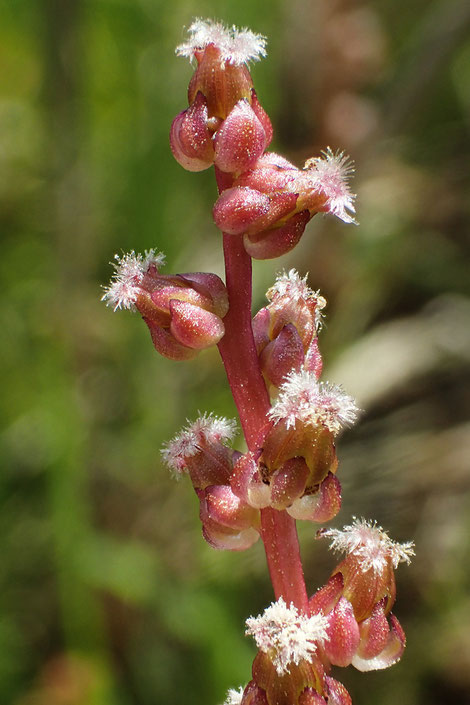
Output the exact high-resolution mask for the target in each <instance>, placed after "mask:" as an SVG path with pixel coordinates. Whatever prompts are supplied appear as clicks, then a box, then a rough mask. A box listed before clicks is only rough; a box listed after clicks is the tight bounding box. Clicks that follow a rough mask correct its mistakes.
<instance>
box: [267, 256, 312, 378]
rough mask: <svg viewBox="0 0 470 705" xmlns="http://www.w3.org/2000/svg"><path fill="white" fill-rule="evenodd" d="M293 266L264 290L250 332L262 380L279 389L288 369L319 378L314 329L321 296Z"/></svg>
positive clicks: (288, 371)
mask: <svg viewBox="0 0 470 705" xmlns="http://www.w3.org/2000/svg"><path fill="white" fill-rule="evenodd" d="M306 279H307V277H304V278H301V277H300V276H299V274H298V273H297V272H296V271H295V269H291V270H290V271H289V272H287V273H286V272H283V273H282V274H281V275H279V276H278V278H277V279H276V282H275V283H274V285H273V286H272V287H271V288H270V289H269V291H268V292H267V293H266V298H267V299H268V300H269V302H270V303H269V304H268V306H265V307H264V308H262V309H261V310H260V311H258V313H257V314H256V316H255V317H254V318H253V334H254V338H255V343H256V349H257V352H258V356H259V363H260V367H261V370H262V372H263V374H264V376H265V379H266V381H267V383H268V384H269V385H271V386H272V387H273V388H274V389H276V388H279V387H280V386H281V384H282V383H283V381H284V380H285V378H286V377H287V376H288V374H289V373H291V372H300V371H301V370H305V371H306V372H310V373H313V374H314V375H315V377H317V378H318V377H320V375H321V371H322V359H321V355H320V352H319V349H318V332H319V330H320V327H321V322H322V309H323V308H324V307H325V306H326V301H325V299H324V298H323V296H320V293H319V292H318V291H313V290H312V289H310V288H309V286H308V285H307V283H306Z"/></svg>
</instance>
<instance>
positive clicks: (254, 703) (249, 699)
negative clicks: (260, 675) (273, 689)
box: [240, 681, 269, 705]
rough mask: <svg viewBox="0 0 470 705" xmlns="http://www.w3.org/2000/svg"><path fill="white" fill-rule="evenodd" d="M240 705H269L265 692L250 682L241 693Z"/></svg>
mask: <svg viewBox="0 0 470 705" xmlns="http://www.w3.org/2000/svg"><path fill="white" fill-rule="evenodd" d="M240 705H269V703H268V699H267V697H266V693H265V691H264V690H263V689H262V688H260V687H259V686H257V685H256V683H255V682H254V681H250V682H249V683H248V685H247V686H246V688H245V690H244V691H243V697H242V699H241V703H240Z"/></svg>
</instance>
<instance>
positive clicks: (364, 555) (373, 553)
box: [319, 517, 415, 573]
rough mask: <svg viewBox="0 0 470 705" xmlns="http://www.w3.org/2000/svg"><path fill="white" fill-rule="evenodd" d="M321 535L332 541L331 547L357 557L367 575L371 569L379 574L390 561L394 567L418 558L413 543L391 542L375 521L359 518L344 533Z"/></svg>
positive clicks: (325, 530) (333, 530)
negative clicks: (412, 558) (415, 557)
mask: <svg viewBox="0 0 470 705" xmlns="http://www.w3.org/2000/svg"><path fill="white" fill-rule="evenodd" d="M319 536H321V537H326V538H329V539H331V543H330V548H331V549H332V550H334V551H341V552H343V553H347V554H348V555H353V556H355V557H357V558H358V559H359V561H360V564H361V570H363V571H364V572H366V571H367V570H370V569H371V568H372V569H373V570H374V571H375V572H376V573H380V572H381V571H383V570H384V568H385V567H386V566H387V563H388V562H389V561H391V562H392V565H393V567H394V568H397V567H398V564H399V563H408V564H409V563H410V561H411V557H412V556H414V555H415V552H414V550H413V547H414V544H413V542H412V541H407V542H406V543H397V542H396V541H392V539H391V538H390V537H389V535H388V534H387V532H386V531H384V529H382V527H381V526H378V525H377V523H376V522H375V521H366V520H365V519H356V517H353V523H352V524H350V525H349V526H345V527H344V528H343V530H342V531H341V530H339V529H323V530H321V531H320V532H319Z"/></svg>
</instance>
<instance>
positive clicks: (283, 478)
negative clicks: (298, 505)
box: [270, 458, 310, 509]
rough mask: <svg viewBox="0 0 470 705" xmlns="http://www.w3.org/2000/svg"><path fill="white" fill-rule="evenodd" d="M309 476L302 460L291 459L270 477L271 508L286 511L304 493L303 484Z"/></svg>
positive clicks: (308, 471) (305, 464) (306, 466)
mask: <svg viewBox="0 0 470 705" xmlns="http://www.w3.org/2000/svg"><path fill="white" fill-rule="evenodd" d="M309 474H310V470H309V467H308V465H307V463H306V462H305V460H304V459H303V458H291V459H290V460H287V461H286V462H285V463H284V464H283V465H281V467H280V468H279V469H278V470H276V471H275V472H274V473H273V474H272V475H271V477H270V486H271V503H270V504H271V507H273V508H274V509H286V508H287V507H289V506H290V505H291V504H292V502H294V500H296V499H297V498H298V497H300V496H301V495H302V494H303V493H304V492H305V484H306V482H307V479H308V476H309Z"/></svg>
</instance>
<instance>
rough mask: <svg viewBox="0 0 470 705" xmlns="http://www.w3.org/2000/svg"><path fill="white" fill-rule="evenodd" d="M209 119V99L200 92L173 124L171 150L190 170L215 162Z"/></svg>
mask: <svg viewBox="0 0 470 705" xmlns="http://www.w3.org/2000/svg"><path fill="white" fill-rule="evenodd" d="M207 121H208V113H207V101H206V99H205V98H204V96H203V95H202V93H200V92H199V93H198V94H197V95H196V97H195V99H194V101H193V102H192V103H191V105H190V106H189V108H187V110H184V111H183V112H182V113H180V114H179V115H177V116H176V117H175V119H174V120H173V122H172V124H171V130H170V147H171V151H172V152H173V156H174V157H175V159H176V161H177V162H178V163H179V164H181V166H182V167H183V168H184V169H187V170H188V171H203V170H204V169H208V168H209V167H210V166H212V164H213V163H214V145H213V142H212V132H211V131H210V130H209V128H208V124H207Z"/></svg>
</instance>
